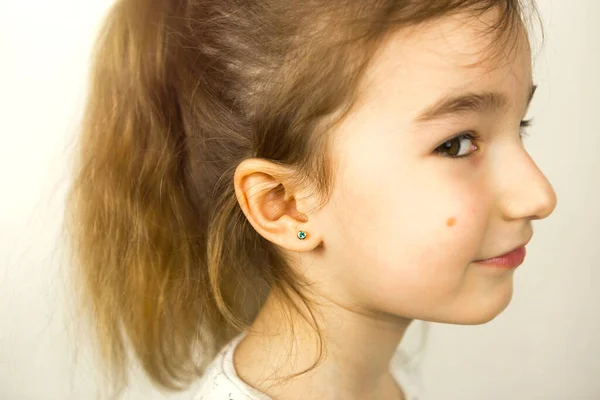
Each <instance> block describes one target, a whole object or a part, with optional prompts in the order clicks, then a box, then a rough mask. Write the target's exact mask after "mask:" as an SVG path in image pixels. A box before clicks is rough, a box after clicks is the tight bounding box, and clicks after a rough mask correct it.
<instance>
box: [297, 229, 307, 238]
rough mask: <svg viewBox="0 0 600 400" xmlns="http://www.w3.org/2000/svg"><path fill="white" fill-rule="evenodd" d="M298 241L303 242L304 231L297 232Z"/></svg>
mask: <svg viewBox="0 0 600 400" xmlns="http://www.w3.org/2000/svg"><path fill="white" fill-rule="evenodd" d="M298 239H300V240H304V239H306V232H304V231H299V232H298Z"/></svg>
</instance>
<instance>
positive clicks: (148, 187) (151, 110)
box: [66, 0, 225, 390]
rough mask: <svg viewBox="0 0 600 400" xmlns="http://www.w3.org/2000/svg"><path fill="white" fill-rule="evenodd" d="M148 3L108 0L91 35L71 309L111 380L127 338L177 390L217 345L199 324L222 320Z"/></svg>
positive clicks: (75, 191) (71, 223) (161, 42)
mask: <svg viewBox="0 0 600 400" xmlns="http://www.w3.org/2000/svg"><path fill="white" fill-rule="evenodd" d="M146 3H148V2H145V1H140V0H136V1H118V2H117V3H116V4H115V6H114V8H113V9H112V10H111V11H110V14H109V15H108V16H107V19H106V22H105V25H104V27H103V30H102V31H101V34H100V36H99V38H98V41H97V44H96V46H97V47H96V48H95V53H94V60H93V68H92V76H91V85H90V88H89V90H90V93H89V101H88V103H87V106H86V110H85V114H84V120H83V124H82V133H81V137H80V143H79V147H78V153H77V156H78V159H77V163H76V165H77V170H76V174H75V177H74V181H73V186H72V189H71V192H70V194H69V198H68V205H67V215H66V221H67V226H68V229H69V233H70V238H71V240H72V246H73V247H72V254H73V264H72V265H73V266H74V267H75V273H76V275H75V276H76V280H74V284H75V286H76V287H75V289H76V290H77V293H79V294H80V296H79V301H80V302H81V308H82V310H81V312H82V313H84V314H85V315H86V316H88V317H89V321H91V322H92V323H93V324H94V329H95V331H96V332H97V333H98V335H97V337H98V342H99V343H98V345H99V346H98V347H99V349H100V352H101V354H100V355H101V359H102V360H104V361H105V362H106V365H105V367H108V368H105V370H106V371H111V372H112V376H111V377H110V378H111V381H112V382H114V383H115V385H116V389H117V390H121V389H122V388H123V387H124V386H125V384H126V381H127V377H126V369H127V361H128V360H127V353H128V350H127V348H128V346H131V348H132V350H133V354H134V355H135V356H136V357H137V359H139V361H140V362H141V364H142V366H143V367H144V369H145V370H146V371H148V373H149V376H150V377H151V378H152V380H153V382H154V383H157V384H159V385H160V386H162V387H165V388H169V389H175V390H177V389H181V388H183V387H185V386H186V385H187V384H189V382H190V381H191V379H193V378H195V377H196V376H197V375H198V373H200V372H201V367H202V365H205V364H206V361H207V360H209V359H210V357H211V356H212V355H213V354H214V352H215V350H216V347H217V345H218V343H217V342H216V341H215V340H214V337H211V335H210V334H203V331H202V330H201V329H199V326H200V325H201V326H202V328H203V329H204V332H216V331H219V330H221V329H222V327H223V326H225V324H224V321H223V318H222V317H221V315H220V314H219V313H218V311H217V305H216V303H215V302H214V300H212V298H213V296H212V295H211V294H210V293H209V292H208V290H207V288H210V281H209V278H208V268H207V267H206V254H205V253H206V251H205V247H206V246H205V242H206V240H207V238H206V222H205V221H204V220H205V219H206V217H205V216H202V210H198V209H197V207H195V205H194V204H193V200H192V196H191V195H190V189H189V185H188V184H187V183H186V181H187V180H186V176H187V172H186V168H187V160H188V156H189V155H188V152H187V147H186V146H187V145H186V141H187V138H186V133H185V131H184V126H183V121H182V116H181V113H180V108H181V104H179V99H178V97H177V96H176V95H175V94H176V91H175V88H174V87H173V85H174V82H175V81H174V76H173V73H174V70H173V68H172V64H171V60H170V55H169V54H168V52H167V49H168V46H167V42H168V41H169V40H170V38H169V36H168V34H167V32H168V21H167V19H166V17H165V16H166V15H168V13H169V10H168V9H166V4H167V3H169V2H165V1H159V2H152V5H149V4H146ZM201 350H203V351H204V352H205V353H204V354H201V353H199V351H201ZM198 357H200V360H198V359H197V358H198Z"/></svg>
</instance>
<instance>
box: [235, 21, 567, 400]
mask: <svg viewBox="0 0 600 400" xmlns="http://www.w3.org/2000/svg"><path fill="white" fill-rule="evenodd" d="M494 18H495V13H494V10H492V11H490V12H488V13H487V14H485V15H483V16H481V17H479V18H468V17H466V16H465V15H457V16H453V17H444V18H442V19H440V20H438V21H436V22H435V23H432V24H426V25H421V26H419V27H418V29H413V30H410V31H407V30H405V31H400V32H397V33H395V34H394V35H393V36H392V37H391V38H390V40H389V41H388V42H387V43H386V44H385V45H384V47H383V48H382V49H381V52H380V53H378V56H377V58H376V60H374V62H373V64H372V65H371V68H370V69H369V70H368V72H367V74H366V76H365V81H364V82H365V84H364V89H365V90H364V93H363V98H362V99H361V102H360V105H359V107H357V108H356V109H355V110H354V112H353V113H352V114H351V115H350V116H349V117H348V118H347V119H346V120H345V121H344V123H343V124H342V125H341V126H340V127H339V129H338V130H337V131H336V132H334V133H333V149H334V153H333V154H335V157H336V158H335V160H336V163H337V164H336V171H335V173H336V183H335V186H334V190H333V194H332V197H331V198H330V200H329V202H328V203H327V205H326V206H325V207H324V208H322V209H321V210H319V211H316V212H312V213H311V212H309V211H308V210H311V209H312V207H313V206H314V205H315V199H314V197H311V196H308V195H306V192H305V191H304V189H303V188H296V187H293V186H291V185H290V184H288V179H286V177H289V176H290V174H291V173H292V172H291V171H287V170H285V169H283V168H282V167H280V166H277V165H275V164H272V163H270V162H268V161H266V160H260V159H249V160H245V161H244V162H242V163H241V164H240V165H239V166H238V168H237V170H236V175H235V188H236V193H237V196H238V200H239V203H240V206H241V208H242V209H243V210H244V213H245V215H246V217H247V218H248V220H249V221H250V223H251V224H252V225H253V227H254V228H255V229H256V230H257V232H259V233H260V234H261V235H262V236H264V237H265V238H267V239H268V240H270V241H272V242H273V243H276V244H277V245H278V246H280V247H281V248H282V249H284V250H285V251H287V254H288V256H289V257H290V260H291V264H292V268H295V269H296V271H298V273H300V274H302V276H304V277H306V278H307V279H308V280H309V281H311V282H313V285H312V286H311V287H310V289H311V291H310V293H309V295H310V297H311V298H312V299H314V300H316V301H317V302H318V303H319V305H318V306H316V307H314V309H313V312H314V313H315V315H316V317H317V319H318V320H319V324H320V326H321V329H322V333H323V335H324V337H325V342H326V346H327V355H326V357H325V360H324V362H323V363H322V364H320V365H319V366H318V367H317V368H315V369H314V370H313V371H311V372H310V373H308V374H305V375H301V376H300V377H298V378H295V379H292V380H290V381H288V382H286V383H284V384H277V383H276V381H273V380H270V378H273V377H278V376H285V375H286V374H288V373H293V372H299V371H301V370H303V369H304V368H308V367H310V366H311V365H312V364H313V362H314V360H315V357H316V356H317V355H318V352H317V349H316V345H315V343H316V341H315V334H314V332H313V329H312V328H311V327H310V326H308V324H307V323H306V322H304V320H303V319H302V318H301V317H300V315H299V314H298V313H296V312H292V311H289V310H288V308H287V307H285V304H284V303H282V302H281V301H279V300H278V296H277V292H275V291H273V293H272V294H271V295H270V296H269V298H268V300H267V302H266V304H265V306H264V307H263V308H262V310H261V312H260V314H259V316H258V318H257V319H256V321H255V322H254V324H253V326H252V327H251V329H250V330H249V333H248V335H247V337H246V338H245V339H244V340H243V341H242V342H241V343H240V345H239V346H238V348H237V351H236V352H235V357H234V363H235V365H236V369H237V371H238V374H239V376H240V377H241V378H242V379H243V380H244V381H246V382H247V383H248V384H250V385H251V386H254V387H255V388H258V389H259V390H260V391H263V392H265V393H267V394H268V395H270V396H271V397H273V398H277V399H286V400H287V399H301V398H302V399H307V398H310V399H317V398H323V399H337V398H339V399H342V398H343V399H346V400H348V399H365V398H385V399H397V398H402V394H401V391H400V389H399V388H398V386H397V384H396V383H395V382H394V380H393V379H392V377H391V375H390V374H389V362H390V359H391V357H392V355H393V353H394V351H395V350H396V348H397V346H398V344H399V343H400V341H401V340H402V337H403V335H404V332H405V330H406V329H407V328H408V326H409V325H410V323H411V321H412V320H414V319H420V320H426V321H433V322H441V323H452V324H483V323H486V322H488V321H490V320H492V319H493V318H494V317H496V316H497V315H498V314H500V313H501V312H502V311H503V310H504V309H505V308H506V307H507V306H508V304H509V302H510V300H511V297H512V292H513V275H514V271H515V270H514V269H500V268H490V267H484V266H482V265H481V264H478V263H476V262H475V261H476V260H482V259H486V258H491V257H494V256H498V255H501V254H504V253H506V252H508V251H510V250H513V249H514V248H516V247H518V246H520V245H523V244H525V243H526V242H528V241H529V240H530V239H531V237H532V234H533V228H532V223H531V221H532V220H536V219H542V218H546V217H547V216H548V215H550V214H551V213H552V211H553V210H554V208H555V206H556V196H555V193H554V190H553V189H552V186H551V185H550V183H549V182H548V181H547V179H546V178H545V177H544V175H543V173H542V172H541V171H540V170H539V169H538V167H537V166H536V164H535V163H534V161H533V160H532V159H531V157H530V155H529V154H528V153H527V151H526V149H525V148H524V145H523V143H522V140H521V138H520V135H519V131H520V126H519V125H520V122H521V120H522V119H523V118H525V117H526V112H527V107H528V101H529V99H530V95H531V90H532V85H533V83H532V70H531V51H530V48H529V44H528V40H527V38H526V34H525V32H524V31H523V32H521V36H522V37H521V38H520V40H519V42H518V46H517V47H516V48H515V53H514V54H513V56H512V57H508V56H505V57H501V58H500V60H503V61H505V62H504V63H500V64H499V63H498V60H499V59H497V58H490V57H489V52H488V49H489V44H490V41H491V40H494V36H493V35H481V34H480V33H481V32H482V30H483V29H485V28H486V27H487V25H488V24H490V23H492V22H493V21H494V20H495V19H494ZM484 91H485V92H498V93H501V94H504V95H505V97H506V98H507V99H508V100H509V102H508V104H507V107H505V108H502V109H494V110H490V111H477V112H476V111H472V112H463V113H452V114H450V115H446V116H444V117H443V118H438V119H435V120H429V121H424V122H418V121H417V119H418V117H419V116H420V115H421V113H422V112H423V111H424V110H425V109H427V108H428V106H430V105H432V104H434V103H436V101H438V100H439V99H440V98H442V97H444V96H447V95H457V94H463V93H465V92H484ZM468 131H475V132H476V133H477V134H478V135H480V139H478V140H475V141H471V140H469V139H465V138H463V139H457V140H454V142H453V143H454V146H455V147H456V148H458V149H460V153H461V154H467V153H471V155H470V156H469V157H467V158H462V159H453V158H450V157H448V156H447V155H444V154H441V153H440V152H438V151H436V149H439V148H440V146H442V145H444V143H446V142H448V141H449V140H452V139H453V138H455V137H456V136H457V135H459V134H461V133H464V132H468ZM281 186H283V188H284V189H285V190H275V189H276V188H277V187H279V189H281ZM298 230H303V231H305V232H307V234H308V235H307V238H306V239H305V240H298V239H297V237H296V234H297V232H298ZM301 312H302V313H305V314H306V312H305V310H304V311H303V310H301ZM290 322H292V323H293V326H294V331H293V333H292V331H291V328H290ZM290 349H293V351H292V354H293V362H290V359H289V358H288V357H287V356H288V355H289V353H290Z"/></svg>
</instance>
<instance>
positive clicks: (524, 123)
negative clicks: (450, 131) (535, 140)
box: [435, 118, 533, 158]
mask: <svg viewBox="0 0 600 400" xmlns="http://www.w3.org/2000/svg"><path fill="white" fill-rule="evenodd" d="M532 122H533V118H530V119H527V120H522V121H521V124H520V128H521V129H520V131H519V136H520V137H521V139H522V138H523V137H525V136H528V135H529V134H528V133H527V132H526V131H525V128H527V127H529V126H531V123H532ZM479 138H480V136H479V135H478V134H476V133H475V132H466V133H462V134H460V135H458V136H455V137H453V138H452V139H449V140H447V141H445V142H444V143H442V145H441V146H439V147H438V148H437V149H436V150H435V152H436V153H439V154H441V155H442V156H443V157H449V158H467V157H470V156H471V155H472V154H473V153H475V152H476V150H475V151H472V152H470V153H468V154H466V155H464V156H451V155H444V154H445V153H443V150H444V148H443V146H444V145H446V144H447V143H450V142H452V141H454V140H457V139H469V140H471V141H472V142H477V141H478V140H479Z"/></svg>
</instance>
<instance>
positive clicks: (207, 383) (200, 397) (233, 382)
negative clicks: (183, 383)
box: [193, 335, 270, 400]
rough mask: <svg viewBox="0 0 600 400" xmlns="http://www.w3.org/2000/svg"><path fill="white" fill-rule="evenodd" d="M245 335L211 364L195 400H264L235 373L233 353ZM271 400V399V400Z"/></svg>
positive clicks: (201, 380) (233, 342)
mask: <svg viewBox="0 0 600 400" xmlns="http://www.w3.org/2000/svg"><path fill="white" fill-rule="evenodd" d="M242 337H243V335H239V336H237V337H236V338H234V339H233V340H232V341H231V342H230V343H229V344H227V345H226V346H225V347H224V348H223V349H222V350H221V351H220V352H219V354H218V355H217V356H216V357H215V359H214V360H213V361H212V362H211V363H210V365H209V366H208V367H207V369H206V371H205V372H204V374H203V376H202V378H201V379H200V382H199V383H198V385H197V386H196V388H197V390H196V392H195V394H194V397H193V400H213V399H214V400H263V399H268V397H267V396H265V395H263V394H262V393H259V392H258V391H256V390H255V389H253V388H251V387H250V386H248V385H247V384H246V383H244V381H242V380H241V379H240V378H239V377H238V376H237V373H236V371H235V367H234V364H233V353H234V350H235V348H236V346H237V344H238V343H239V342H240V340H241V339H242ZM269 400H270V399H269Z"/></svg>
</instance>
